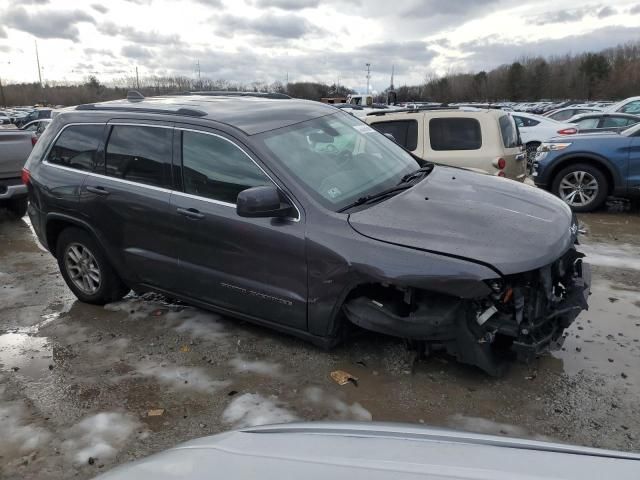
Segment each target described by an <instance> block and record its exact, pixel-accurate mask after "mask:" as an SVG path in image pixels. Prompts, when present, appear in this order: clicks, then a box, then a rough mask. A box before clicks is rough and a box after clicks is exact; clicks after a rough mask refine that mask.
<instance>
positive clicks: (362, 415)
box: [304, 387, 373, 422]
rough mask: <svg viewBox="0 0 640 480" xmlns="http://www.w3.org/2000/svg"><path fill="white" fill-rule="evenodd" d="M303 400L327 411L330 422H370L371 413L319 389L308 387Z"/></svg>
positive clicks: (360, 406)
mask: <svg viewBox="0 0 640 480" xmlns="http://www.w3.org/2000/svg"><path fill="white" fill-rule="evenodd" d="M304 396H305V398H306V399H307V400H308V401H309V402H310V403H312V404H314V405H315V406H318V407H324V408H325V409H327V415H328V417H329V418H330V419H332V420H355V421H369V422H370V421H371V420H372V419H373V416H372V415H371V412H369V410H367V409H366V408H364V407H363V406H362V405H360V404H359V403H358V402H355V403H353V404H351V405H349V404H348V403H346V402H344V401H342V400H340V399H339V398H338V397H336V396H334V395H331V394H329V393H327V392H324V391H323V390H322V389H321V388H320V387H309V388H307V389H306V390H305V391H304Z"/></svg>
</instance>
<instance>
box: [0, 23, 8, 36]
mask: <svg viewBox="0 0 640 480" xmlns="http://www.w3.org/2000/svg"><path fill="white" fill-rule="evenodd" d="M0 38H7V31H6V30H5V29H4V27H3V26H2V25H0Z"/></svg>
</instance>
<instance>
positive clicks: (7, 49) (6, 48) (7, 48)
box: [0, 45, 11, 53]
mask: <svg viewBox="0 0 640 480" xmlns="http://www.w3.org/2000/svg"><path fill="white" fill-rule="evenodd" d="M10 51H11V47H10V46H9V45H0V52H5V53H9V52H10Z"/></svg>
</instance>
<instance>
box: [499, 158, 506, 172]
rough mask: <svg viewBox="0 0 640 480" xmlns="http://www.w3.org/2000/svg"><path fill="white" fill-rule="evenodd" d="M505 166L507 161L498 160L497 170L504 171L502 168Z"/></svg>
mask: <svg viewBox="0 0 640 480" xmlns="http://www.w3.org/2000/svg"><path fill="white" fill-rule="evenodd" d="M506 166H507V161H506V160H505V159H504V158H500V159H498V168H499V169H500V170H504V167H506Z"/></svg>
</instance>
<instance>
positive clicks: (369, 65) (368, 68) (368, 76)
mask: <svg viewBox="0 0 640 480" xmlns="http://www.w3.org/2000/svg"><path fill="white" fill-rule="evenodd" d="M365 65H366V67H367V95H369V80H370V79H371V64H370V63H366V64H365Z"/></svg>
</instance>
